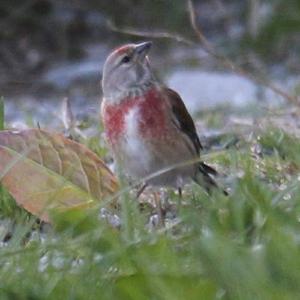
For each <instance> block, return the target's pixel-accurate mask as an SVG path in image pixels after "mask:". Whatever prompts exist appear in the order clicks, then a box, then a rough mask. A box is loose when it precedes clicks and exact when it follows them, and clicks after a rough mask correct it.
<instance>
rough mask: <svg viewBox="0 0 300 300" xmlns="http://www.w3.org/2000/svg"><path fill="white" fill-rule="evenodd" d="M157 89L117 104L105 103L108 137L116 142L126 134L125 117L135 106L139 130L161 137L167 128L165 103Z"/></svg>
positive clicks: (104, 117)
mask: <svg viewBox="0 0 300 300" xmlns="http://www.w3.org/2000/svg"><path fill="white" fill-rule="evenodd" d="M164 104H165V103H164V99H163V98H162V97H160V95H159V92H158V91H157V90H155V89H151V90H149V91H148V92H147V93H146V94H145V95H144V96H143V97H142V98H141V97H132V98H126V99H124V100H121V101H120V103H118V104H115V105H108V104H107V105H105V107H104V111H103V122H104V126H105V131H106V135H107V138H108V140H109V142H110V143H111V144H115V143H116V142H117V141H118V139H119V138H120V137H121V136H124V134H125V132H124V131H125V117H126V115H127V114H128V112H129V111H130V109H132V108H134V107H138V112H139V113H138V118H139V119H138V122H139V131H140V132H141V135H142V136H145V137H146V136H147V137H155V138H156V137H159V136H162V133H163V131H164V128H165V109H164V107H165V105H164Z"/></svg>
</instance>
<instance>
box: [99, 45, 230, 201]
mask: <svg viewBox="0 0 300 300" xmlns="http://www.w3.org/2000/svg"><path fill="white" fill-rule="evenodd" d="M151 47H152V42H151V41H147V42H142V43H137V44H135V43H130V44H126V45H123V46H120V47H118V48H116V49H114V50H113V51H112V52H111V53H110V54H109V55H108V57H107V59H106V61H105V63H104V66H103V74H102V92H103V99H102V102H101V118H102V122H103V125H104V133H105V136H106V140H107V143H108V145H109V148H110V149H111V151H112V154H113V158H114V160H115V161H116V163H117V166H118V169H119V170H121V171H122V173H123V174H125V175H126V176H127V177H128V178H130V180H143V179H144V178H145V180H146V181H145V185H144V186H143V188H142V189H141V190H143V189H144V188H145V187H146V186H148V185H150V186H158V187H173V188H176V189H178V191H179V194H180V195H181V193H182V188H183V186H184V185H185V184H186V183H187V182H189V181H192V180H193V181H195V182H196V183H198V184H199V185H201V186H202V187H203V188H204V189H205V190H206V192H208V193H211V191H212V190H213V189H214V188H218V185H217V183H216V182H215V180H214V178H213V177H214V176H215V175H217V171H216V170H215V169H214V168H212V167H211V166H209V165H207V164H206V163H204V162H203V161H201V160H200V152H201V150H202V149H203V148H202V145H201V143H200V140H199V137H198V135H197V131H196V127H195V123H194V121H193V119H192V117H191V115H190V114H189V112H188V110H187V108H186V106H185V104H184V102H183V100H182V99H181V97H180V95H179V94H178V93H177V92H176V91H174V90H172V89H170V88H169V87H167V86H166V85H165V84H163V83H162V82H160V81H159V80H158V79H157V78H156V76H155V75H154V73H153V71H152V69H151V66H150V61H149V57H148V54H149V51H150V49H151ZM161 170H166V171H165V172H161V173H159V172H160V171H161ZM157 172H158V173H157ZM155 173H157V176H151V174H155ZM225 193H226V192H225Z"/></svg>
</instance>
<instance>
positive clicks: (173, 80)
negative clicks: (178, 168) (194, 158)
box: [0, 0, 300, 127]
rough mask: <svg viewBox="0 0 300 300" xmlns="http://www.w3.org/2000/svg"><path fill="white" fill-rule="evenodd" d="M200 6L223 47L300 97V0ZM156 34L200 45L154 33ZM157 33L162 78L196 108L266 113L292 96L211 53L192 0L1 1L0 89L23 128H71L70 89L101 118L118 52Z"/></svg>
mask: <svg viewBox="0 0 300 300" xmlns="http://www.w3.org/2000/svg"><path fill="white" fill-rule="evenodd" d="M194 5H195V13H196V16H197V18H196V19H197V20H196V21H197V24H198V25H199V28H201V30H202V32H203V34H204V35H205V36H206V37H207V39H208V40H209V41H210V42H211V43H212V44H213V45H214V47H215V48H216V49H217V51H218V52H219V53H222V54H223V55H225V56H227V57H229V58H230V59H231V60H232V61H234V62H235V64H236V65H238V66H241V67H242V68H243V69H245V70H246V71H247V72H249V73H251V74H254V76H256V74H257V76H260V77H262V78H266V79H268V80H271V81H272V82H274V84H276V85H278V86H279V87H280V88H281V89H283V90H284V91H286V92H288V93H289V94H290V95H297V94H299V91H300V77H299V71H300V62H299V53H300V1H299V0H273V1H270V0H244V1H240V0H230V1H224V0H206V1H205V0H201V1H200V0H197V1H196V0H195V1H194ZM122 31H135V32H138V33H140V34H141V35H143V33H144V32H146V33H147V34H145V36H144V37H143V36H135V35H131V34H126V33H124V32H122ZM153 33H160V34H161V33H168V34H169V35H171V36H181V37H183V38H185V39H187V40H188V41H191V42H192V43H189V42H188V43H185V42H180V41H178V39H177V40H176V39H174V38H153V37H149V36H147V35H150V36H151V35H152V34H153ZM149 39H150V40H153V42H154V47H153V51H152V53H151V54H150V59H151V62H152V65H153V68H154V69H155V71H156V74H157V76H158V77H159V78H160V79H161V80H163V81H164V82H166V83H167V84H168V85H170V86H171V87H172V88H174V89H176V90H177V91H178V92H179V93H181V95H182V97H183V99H184V101H185V103H186V104H187V106H188V108H189V109H190V111H191V112H192V113H193V114H194V115H196V114H197V113H199V112H202V113H203V112H205V111H208V110H214V109H225V110H226V109H227V110H228V109H229V108H230V109H233V110H234V109H236V110H241V109H242V110H243V109H244V110H247V111H249V110H250V111H259V110H260V111H263V109H265V108H266V107H274V106H276V107H277V106H278V105H279V107H281V106H285V105H286V103H287V102H286V101H285V100H284V99H282V98H281V97H280V96H278V95H276V94H275V93H273V92H272V91H270V90H269V89H267V88H265V87H263V86H261V85H257V84H256V83H255V82H253V81H251V80H248V79H247V78H244V77H241V76H240V75H239V74H236V73H235V72H232V71H230V70H228V69H226V68H224V67H223V66H222V64H220V62H219V61H216V60H215V59H214V58H213V57H212V56H211V55H209V54H207V53H206V52H205V51H204V49H203V48H202V47H201V44H199V41H198V39H197V36H196V34H195V32H194V30H193V29H192V27H191V24H190V20H189V13H188V11H187V5H186V1H182V0H152V1H138V0H113V1H104V0H74V1H65V0H61V1H59V0H22V1H20V0H1V2H0V95H1V96H3V97H4V99H5V103H6V119H7V121H8V122H9V123H11V124H14V125H15V126H16V127H18V126H21V125H22V123H23V122H24V123H26V122H27V123H28V122H29V123H30V122H31V123H32V126H35V125H36V123H37V122H38V123H39V124H40V125H41V127H46V126H54V127H55V126H62V124H61V121H60V119H59V114H60V112H59V105H60V103H61V101H62V99H63V98H64V97H68V98H69V100H70V102H71V104H72V107H73V110H74V113H75V114H76V115H78V118H79V119H84V118H86V117H87V116H94V117H95V118H96V117H97V114H98V110H99V103H100V99H101V86H100V81H101V72H102V66H103V63H104V60H105V58H106V56H107V55H108V53H109V52H110V51H111V49H112V48H114V47H116V46H118V45H120V44H123V43H127V42H137V41H144V40H149ZM193 42H195V43H193Z"/></svg>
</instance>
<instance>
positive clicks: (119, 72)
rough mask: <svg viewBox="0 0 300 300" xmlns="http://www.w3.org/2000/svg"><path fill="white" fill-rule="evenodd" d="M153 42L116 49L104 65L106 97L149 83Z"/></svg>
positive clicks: (104, 91) (103, 83)
mask: <svg viewBox="0 0 300 300" xmlns="http://www.w3.org/2000/svg"><path fill="white" fill-rule="evenodd" d="M151 45H152V42H143V43H140V44H127V45H124V46H122V47H120V48H117V49H115V50H114V51H113V52H112V53H111V54H110V55H109V56H108V58H107V59H106V61H105V63H104V67H103V76H102V89H103V94H104V97H107V98H114V97H116V95H122V94H125V93H127V92H129V91H130V90H134V89H138V88H140V87H143V86H145V85H147V84H149V83H150V82H151V80H152V72H151V70H150V66H149V60H148V58H147V54H148V52H149V50H150V48H151Z"/></svg>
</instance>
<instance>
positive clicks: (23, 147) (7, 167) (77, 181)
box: [0, 129, 118, 222]
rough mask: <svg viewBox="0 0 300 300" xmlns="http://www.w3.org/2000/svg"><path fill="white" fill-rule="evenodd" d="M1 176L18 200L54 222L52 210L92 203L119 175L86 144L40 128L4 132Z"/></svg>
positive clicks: (113, 189) (111, 187) (108, 192)
mask: <svg viewBox="0 0 300 300" xmlns="http://www.w3.org/2000/svg"><path fill="white" fill-rule="evenodd" d="M0 180H1V183H2V184H3V186H4V187H6V188H7V189H8V191H9V192H10V194H11V195H12V196H13V197H14V198H15V200H16V202H17V203H18V204H19V205H20V206H22V207H24V208H25V209H26V210H28V211H29V212H31V213H32V214H34V215H36V216H38V217H39V218H41V219H42V220H44V221H46V222H49V221H50V220H49V214H48V212H49V210H52V209H54V210H55V211H60V210H62V211H64V210H69V209H74V208H84V207H90V206H92V205H94V204H95V203H97V202H99V201H101V200H102V199H103V198H105V197H107V196H110V195H112V194H113V193H115V192H116V190H117V188H118V185H117V180H116V178H115V177H114V175H113V174H112V173H111V171H110V170H109V169H108V168H107V166H106V165H105V164H104V163H103V161H102V160H101V159H100V158H98V156H97V155H96V154H95V153H93V152H92V151H91V150H89V149H88V148H87V147H85V146H84V145H82V144H79V143H77V142H74V141H71V140H69V139H67V138H65V137H64V136H63V135H61V134H57V133H50V132H47V131H44V130H40V129H28V130H23V131H18V132H16V131H1V132H0Z"/></svg>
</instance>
